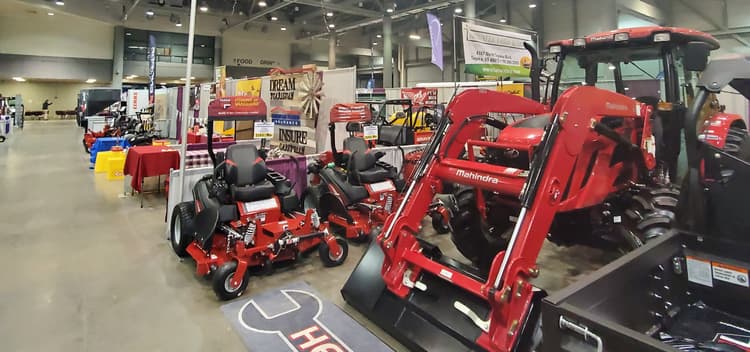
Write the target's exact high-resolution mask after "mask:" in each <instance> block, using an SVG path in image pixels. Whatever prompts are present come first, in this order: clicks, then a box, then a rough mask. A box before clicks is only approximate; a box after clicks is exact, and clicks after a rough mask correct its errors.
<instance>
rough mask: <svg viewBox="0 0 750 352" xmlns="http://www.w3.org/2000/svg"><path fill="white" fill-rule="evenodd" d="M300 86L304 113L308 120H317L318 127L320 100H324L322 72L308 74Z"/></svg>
mask: <svg viewBox="0 0 750 352" xmlns="http://www.w3.org/2000/svg"><path fill="white" fill-rule="evenodd" d="M298 84H299V87H298V89H299V94H300V98H301V99H302V113H303V114H304V115H305V117H307V118H308V119H314V120H315V127H317V125H318V112H319V111H320V100H321V99H322V98H323V77H322V73H321V72H314V71H313V72H308V73H307V74H305V75H304V77H303V78H302V81H301V82H299V83H298Z"/></svg>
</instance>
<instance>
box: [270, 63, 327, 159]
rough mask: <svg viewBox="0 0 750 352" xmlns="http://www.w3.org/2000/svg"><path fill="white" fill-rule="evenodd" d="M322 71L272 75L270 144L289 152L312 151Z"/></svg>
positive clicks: (320, 92) (302, 152) (314, 146)
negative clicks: (272, 130)
mask: <svg viewBox="0 0 750 352" xmlns="http://www.w3.org/2000/svg"><path fill="white" fill-rule="evenodd" d="M322 75H323V73H322V72H316V71H314V70H310V71H306V72H297V73H289V74H286V73H285V74H274V75H272V76H271V77H270V80H269V92H270V100H269V104H268V105H269V114H270V117H271V121H272V122H273V123H274V124H275V126H276V133H275V134H274V139H273V143H272V144H273V145H275V146H277V147H278V148H279V149H280V150H281V151H284V152H288V153H293V154H309V153H315V152H316V150H317V144H316V142H315V128H316V127H317V126H316V125H317V120H318V112H319V108H320V99H321V96H322V87H323V80H322Z"/></svg>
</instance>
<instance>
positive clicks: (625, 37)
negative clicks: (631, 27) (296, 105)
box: [615, 33, 630, 42]
mask: <svg viewBox="0 0 750 352" xmlns="http://www.w3.org/2000/svg"><path fill="white" fill-rule="evenodd" d="M628 39H630V34H628V33H616V34H615V41H616V42H624V41H626V40H628Z"/></svg>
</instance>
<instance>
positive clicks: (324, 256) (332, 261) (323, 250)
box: [318, 237, 349, 267]
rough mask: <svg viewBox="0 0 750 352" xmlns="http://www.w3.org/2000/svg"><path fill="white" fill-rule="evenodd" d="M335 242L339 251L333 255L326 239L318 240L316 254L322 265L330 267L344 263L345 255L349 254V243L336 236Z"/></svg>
mask: <svg viewBox="0 0 750 352" xmlns="http://www.w3.org/2000/svg"><path fill="white" fill-rule="evenodd" d="M336 243H338V245H339V247H341V253H339V254H338V255H334V254H333V253H331V247H330V246H328V243H326V241H325V240H324V241H322V242H320V245H319V246H318V254H319V255H320V261H321V262H323V265H324V266H327V267H332V266H339V265H341V264H343V263H344V261H345V260H346V257H347V256H348V255H349V244H348V243H346V240H345V239H343V238H341V237H336Z"/></svg>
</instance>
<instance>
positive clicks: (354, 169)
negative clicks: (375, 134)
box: [344, 136, 391, 185]
mask: <svg viewBox="0 0 750 352" xmlns="http://www.w3.org/2000/svg"><path fill="white" fill-rule="evenodd" d="M344 150H345V151H346V152H347V153H350V156H349V167H348V169H349V176H350V182H352V183H353V184H355V185H360V184H363V183H377V182H382V181H385V180H387V179H388V178H389V177H390V176H391V173H390V172H388V170H386V169H385V168H383V167H381V166H379V165H377V162H378V159H380V158H381V157H382V156H383V155H382V154H380V155H378V154H377V153H372V151H371V150H370V148H368V147H367V142H366V141H365V140H364V139H363V138H361V137H355V136H352V137H348V138H346V139H345V140H344Z"/></svg>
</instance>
